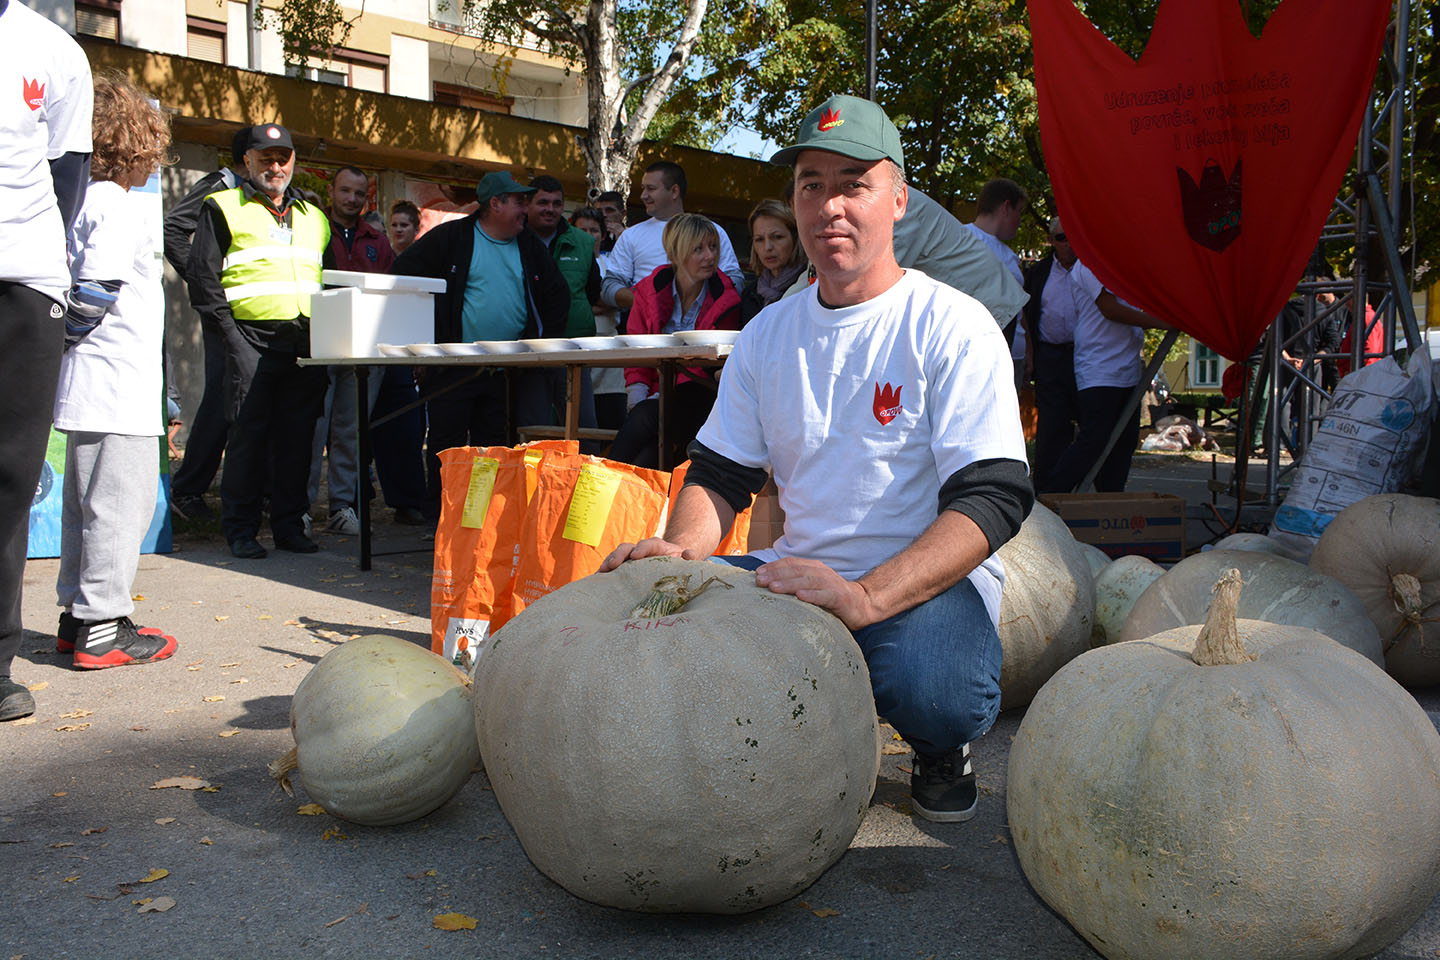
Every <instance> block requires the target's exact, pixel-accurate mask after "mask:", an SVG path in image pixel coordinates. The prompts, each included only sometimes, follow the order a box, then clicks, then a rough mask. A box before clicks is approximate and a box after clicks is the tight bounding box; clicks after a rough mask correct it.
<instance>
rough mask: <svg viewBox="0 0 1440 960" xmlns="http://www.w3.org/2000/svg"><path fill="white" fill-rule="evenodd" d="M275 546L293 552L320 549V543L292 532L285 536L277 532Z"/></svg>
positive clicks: (313, 551) (310, 551)
mask: <svg viewBox="0 0 1440 960" xmlns="http://www.w3.org/2000/svg"><path fill="white" fill-rule="evenodd" d="M347 509H348V508H347ZM275 547H276V549H279V550H288V551H290V552H291V553H315V552H317V551H319V549H320V544H318V543H316V542H315V541H314V540H311V539H310V538H309V537H307V536H305V534H303V533H292V534H290V535H289V536H283V537H282V536H280V535H279V534H276V535H275Z"/></svg>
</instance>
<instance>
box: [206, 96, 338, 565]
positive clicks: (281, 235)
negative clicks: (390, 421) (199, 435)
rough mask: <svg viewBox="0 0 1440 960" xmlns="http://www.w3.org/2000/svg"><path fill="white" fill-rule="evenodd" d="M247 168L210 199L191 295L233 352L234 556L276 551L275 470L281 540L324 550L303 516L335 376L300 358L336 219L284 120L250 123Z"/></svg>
mask: <svg viewBox="0 0 1440 960" xmlns="http://www.w3.org/2000/svg"><path fill="white" fill-rule="evenodd" d="M245 169H246V173H247V175H248V177H249V179H248V180H247V181H245V182H244V183H241V184H240V185H239V186H237V187H235V188H234V189H232V190H222V191H220V192H218V193H214V194H211V195H210V196H209V197H207V198H206V200H205V204H204V206H203V207H202V208H201V213H200V222H199V224H198V225H197V227H196V229H195V241H194V244H193V246H192V247H191V250H190V262H189V266H188V268H187V270H186V280H187V282H188V284H189V287H190V302H191V303H192V304H193V305H194V307H195V309H196V310H197V311H198V312H199V313H200V315H201V317H203V318H207V319H210V320H212V321H213V322H214V323H216V324H217V325H218V326H219V327H220V329H222V330H223V331H224V333H225V337H226V341H227V345H228V347H229V349H228V350H227V356H226V402H227V407H228V410H227V413H229V415H230V417H229V419H230V421H231V426H230V435H229V439H228V441H227V443H226V450H225V469H224V473H223V474H222V476H221V480H220V500H221V504H222V507H221V529H222V531H223V532H224V534H225V539H226V540H227V541H229V544H230V552H231V553H233V554H234V555H235V556H237V557H240V558H242V559H258V558H260V557H264V556H265V555H266V552H267V551H266V550H265V548H264V547H263V546H261V545H260V543H259V542H258V541H257V540H256V535H257V534H258V533H259V531H260V513H261V506H262V502H263V499H264V495H265V489H266V479H267V477H268V478H269V482H270V529H271V531H272V532H273V533H274V536H275V546H276V547H278V548H279V549H281V550H290V551H293V552H296V553H314V552H315V551H316V550H318V549H319V548H318V547H317V546H316V545H315V542H314V541H312V540H311V539H310V538H309V537H307V536H306V535H305V529H304V522H303V517H304V516H305V515H306V513H307V512H308V511H309V509H310V501H309V497H308V495H307V493H306V481H307V479H308V477H309V472H310V444H311V438H312V437H313V435H314V432H315V420H316V418H317V417H318V416H319V414H320V411H321V409H322V406H323V404H324V398H325V387H326V383H327V378H326V374H325V368H324V367H301V366H299V365H298V364H296V362H295V361H296V358H297V357H308V356H309V355H310V296H311V294H314V293H318V292H319V291H320V288H321V263H322V259H323V257H324V254H325V248H326V246H328V245H329V243H330V223H329V220H328V218H327V217H326V216H325V213H324V211H322V210H320V209H319V208H317V207H315V206H312V205H311V204H309V203H306V202H305V201H304V200H303V199H301V198H300V195H299V193H298V192H297V191H296V190H295V189H294V188H292V187H291V186H290V180H291V177H292V176H293V174H294V172H295V148H294V145H293V143H292V142H291V140H290V133H289V131H287V130H286V129H285V128H284V127H281V126H277V125H276V124H273V123H266V124H261V125H259V126H256V127H251V128H250V133H249V136H248V138H247V144H246V150H245ZM246 344H249V345H250V346H251V347H252V348H253V349H254V350H255V351H256V353H255V354H254V356H255V358H256V359H255V361H254V362H255V369H254V373H253V375H252V376H251V377H250V378H249V388H248V389H246V388H245V386H244V381H245V377H244V375H243V374H244V371H243V369H241V367H242V366H243V364H244V363H245V362H246V361H247V356H248V354H247V353H246V351H245V350H244V347H245V345H246Z"/></svg>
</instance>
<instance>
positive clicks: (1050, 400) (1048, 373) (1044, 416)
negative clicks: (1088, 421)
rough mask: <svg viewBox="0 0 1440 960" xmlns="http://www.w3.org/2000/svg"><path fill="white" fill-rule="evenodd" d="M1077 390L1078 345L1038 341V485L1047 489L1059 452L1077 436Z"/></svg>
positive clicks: (1036, 388)
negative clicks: (1076, 350)
mask: <svg viewBox="0 0 1440 960" xmlns="http://www.w3.org/2000/svg"><path fill="white" fill-rule="evenodd" d="M1077 394H1078V391H1077V390H1076V389H1075V344H1073V343H1046V342H1045V341H1043V340H1041V341H1040V342H1038V343H1036V344H1035V419H1036V424H1035V463H1034V464H1033V465H1032V471H1031V472H1032V473H1033V475H1034V481H1035V488H1036V489H1037V490H1043V489H1046V487H1045V484H1046V483H1047V482H1048V481H1049V479H1050V473H1051V471H1053V470H1054V469H1055V464H1056V463H1058V462H1059V460H1060V455H1061V454H1062V453H1064V452H1065V448H1066V447H1068V446H1070V443H1071V441H1073V440H1074V439H1075V422H1076V421H1077V420H1078V419H1079V417H1080V400H1079V397H1078V396H1077Z"/></svg>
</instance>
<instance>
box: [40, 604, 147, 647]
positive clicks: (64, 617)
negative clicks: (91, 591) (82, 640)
mask: <svg viewBox="0 0 1440 960" xmlns="http://www.w3.org/2000/svg"><path fill="white" fill-rule="evenodd" d="M82 622H83V621H81V620H80V619H79V618H77V617H76V616H75V615H73V614H72V613H71V612H70V611H69V610H62V611H60V625H59V626H58V627H56V628H55V652H56V653H74V652H75V638H76V637H77V636H79V634H80V624H81V623H82ZM136 631H137V632H138V633H139V634H140V635H141V636H142V637H163V636H165V631H164V630H161V629H159V628H158V627H137V628H136Z"/></svg>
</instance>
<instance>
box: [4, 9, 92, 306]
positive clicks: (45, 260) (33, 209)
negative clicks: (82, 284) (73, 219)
mask: <svg viewBox="0 0 1440 960" xmlns="http://www.w3.org/2000/svg"><path fill="white" fill-rule="evenodd" d="M0 90H3V91H5V93H4V95H3V96H0V280H9V281H12V282H15V283H22V284H24V285H25V286H27V287H31V288H32V289H35V290H38V291H40V292H41V293H43V294H45V295H46V296H48V297H51V298H52V299H54V300H56V301H58V302H62V303H63V302H64V299H65V291H66V290H67V289H68V288H69V286H70V271H69V269H68V268H67V266H66V258H65V226H64V224H63V223H62V222H61V219H60V208H59V206H58V205H57V204H56V202H55V185H54V181H53V180H51V178H50V163H49V161H51V160H56V159H59V158H60V157H62V156H64V155H65V154H67V153H89V152H90V123H91V113H92V111H93V109H94V100H95V94H94V87H93V85H92V83H91V80H90V61H89V60H87V59H86V57H85V53H84V51H82V50H81V49H80V47H79V45H78V44H76V43H75V41H74V40H72V39H71V38H70V35H69V34H67V33H66V32H65V31H64V30H61V29H60V28H59V27H57V26H56V25H55V24H53V23H51V22H50V21H49V20H47V19H45V18H44V17H42V16H40V14H38V13H36V12H35V11H33V10H31V9H30V8H29V7H27V6H25V4H24V3H22V2H21V0H10V3H9V4H8V5H6V7H5V12H4V13H3V14H0Z"/></svg>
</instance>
